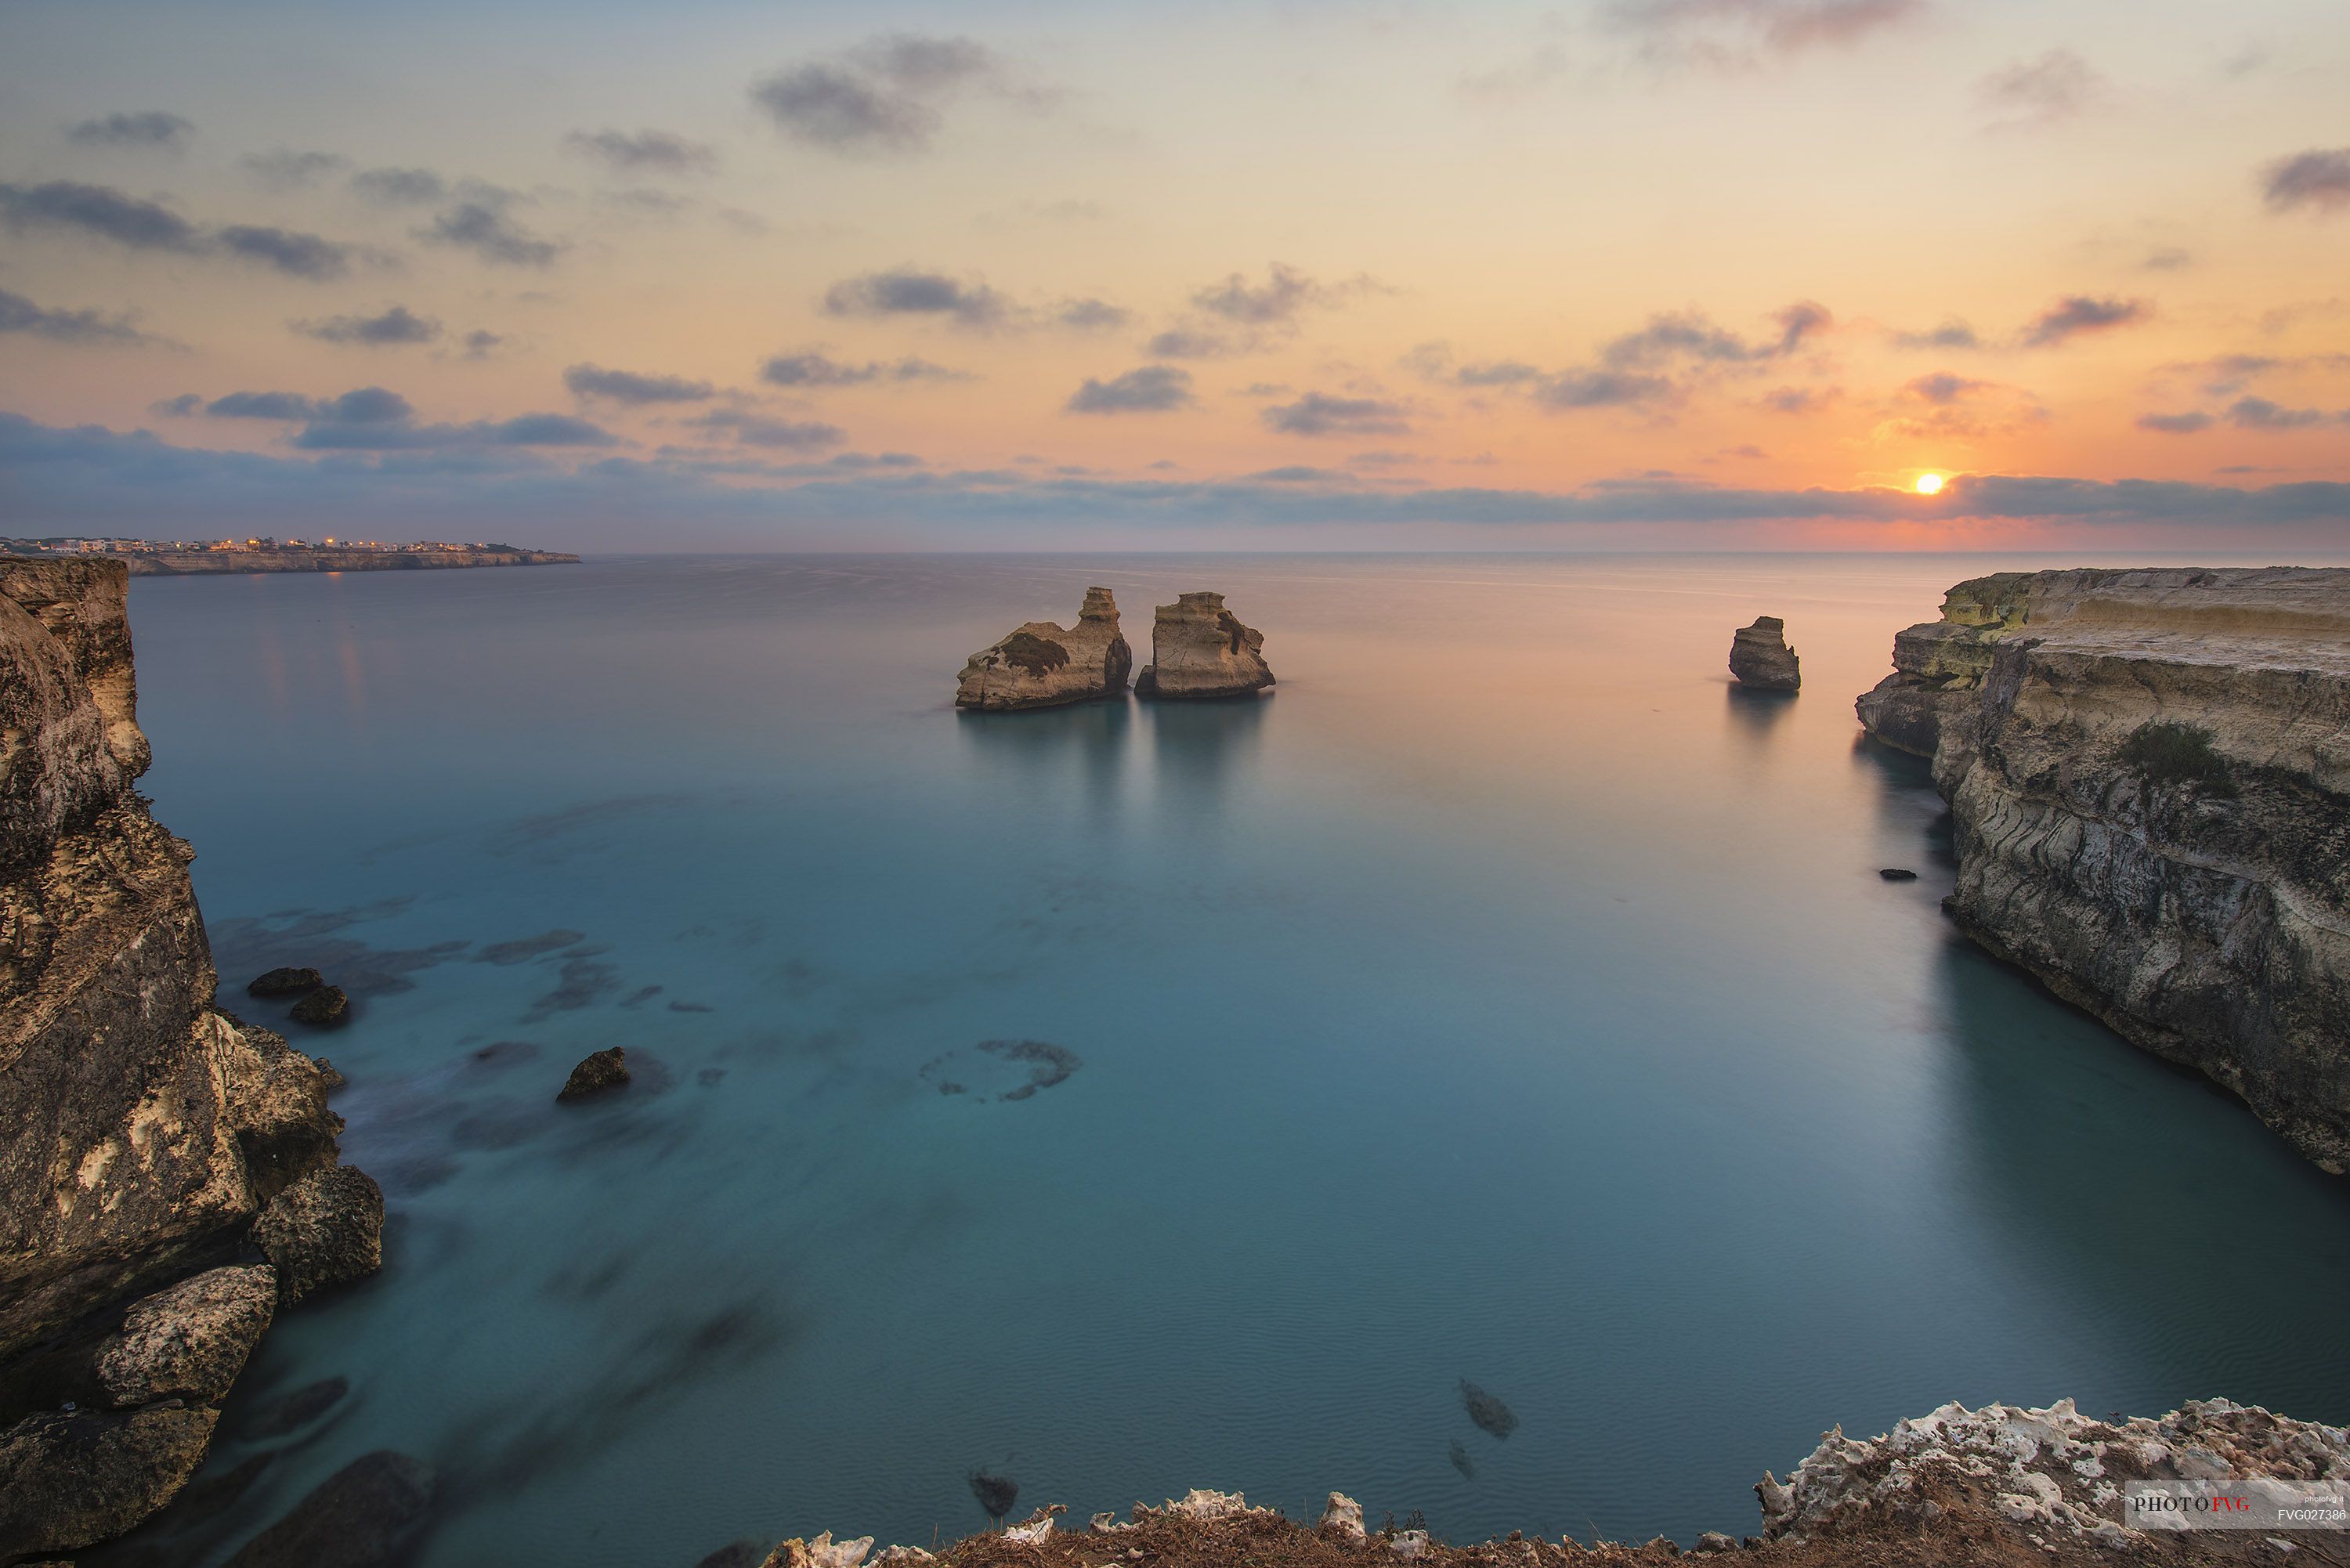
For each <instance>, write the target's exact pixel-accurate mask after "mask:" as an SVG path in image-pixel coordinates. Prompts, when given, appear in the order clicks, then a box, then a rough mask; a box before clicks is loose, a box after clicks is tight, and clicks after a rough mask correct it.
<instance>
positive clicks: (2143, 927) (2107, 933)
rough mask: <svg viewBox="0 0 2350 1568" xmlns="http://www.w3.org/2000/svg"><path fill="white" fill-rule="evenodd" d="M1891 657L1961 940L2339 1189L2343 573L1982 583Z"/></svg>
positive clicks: (2344, 974)
mask: <svg viewBox="0 0 2350 1568" xmlns="http://www.w3.org/2000/svg"><path fill="white" fill-rule="evenodd" d="M1893 663H1894V673H1893V674H1892V675H1890V676H1888V677H1887V678H1886V679H1885V680H1883V681H1882V682H1880V683H1879V684H1878V685H1877V687H1876V689H1875V690H1873V691H1869V692H1867V693H1866V694H1865V695H1863V696H1862V697H1861V698H1860V700H1859V702H1858V705H1857V706H1858V711H1859V714H1860V720H1861V722H1862V724H1863V726H1864V727H1866V729H1867V731H1868V732H1869V733H1870V734H1872V735H1874V736H1875V737H1877V739H1878V740H1880V741H1883V742H1886V743H1887V744H1889V745H1893V746H1897V747H1899V748H1901V749H1902V750H1905V751H1910V752H1915V753H1919V754H1921V755H1924V756H1929V757H1931V758H1932V759H1933V763H1934V781H1935V784H1936V785H1937V787H1939V789H1940V791H1941V793H1942V794H1943V796H1944V797H1945V798H1946V799H1947V800H1949V802H1950V811H1951V816H1952V820H1953V823H1954V826H1955V837H1956V846H1957V851H1958V860H1959V873H1958V887H1957V889H1956V891H1955V893H1954V894H1953V896H1952V898H1951V900H1950V910H1951V913H1952V914H1953V915H1954V916H1955V917H1956V919H1957V920H1958V922H1959V925H1960V928H1961V929H1963V930H1965V931H1966V933H1967V934H1968V935H1969V936H1970V937H1971V938H1973V939H1974V940H1976V941H1978V942H1980V943H1981V944H1982V945H1983V946H1984V947H1986V948H1988V949H1990V950H1991V951H1992V952H1994V953H1997V954H1999V955H2000V956H2001V957H2002V958H2005V959H2008V960H2010V961H2013V962H2015V963H2018V964H2021V965H2022V966H2023V967H2024V968H2026V969H2028V970H2030V971H2032V972H2033V974H2035V975H2037V976H2038V977H2039V978H2040V979H2041V980H2042V981H2044V982H2045V983H2046V984H2047V985H2048V987H2049V988H2050V989H2051V990H2053V991H2054V992H2056V993H2057V994H2058V995H2060V996H2062V997H2064V998H2065V999H2066V1000H2067V1001H2070V1002H2074V1003H2076V1004H2077V1005H2079V1006H2081V1007H2084V1008H2085V1009H2087V1010H2088V1011H2089V1012H2094V1013H2095V1014H2096V1015H2097V1016H2098V1017H2099V1018H2101V1019H2103V1020H2105V1022H2106V1023H2108V1024H2110V1025H2111V1026H2112V1027H2113V1028H2115V1029H2116V1031H2118V1032H2119V1033H2122V1034H2124V1035H2125V1036H2126V1037H2128V1038H2129V1039H2130V1040H2132V1041H2134V1042H2135V1043H2137V1044H2139V1045H2141V1046H2143V1047H2145V1048H2146V1049H2147V1050H2150V1051H2153V1052H2155V1053H2157V1054H2159V1055H2162V1056H2165V1057H2167V1058H2168V1059H2170V1060H2172V1061H2174V1062H2178V1063H2181V1064H2186V1065H2189V1066H2191V1067H2194V1068H2197V1069H2198V1070H2199V1071H2201V1072H2203V1073H2206V1074H2208V1075H2210V1076H2211V1077H2212V1078H2213V1079H2215V1080H2217V1081H2218V1082H2219V1083H2220V1084H2223V1085H2226V1086H2227V1087H2228V1088H2230V1090H2232V1091H2234V1092H2235V1093H2236V1094H2237V1095H2238V1096H2241V1097H2242V1098H2243V1100H2244V1101H2245V1102H2246V1103H2247V1104H2248V1105H2250V1106H2251V1108H2252V1110H2253V1111H2254V1112H2255V1113H2256V1114H2258V1115H2259V1116H2260V1117H2261V1119H2262V1120H2263V1121H2265V1122H2266V1123H2268V1124H2269V1126H2271V1127H2274V1128H2275V1129H2276V1130H2277V1131H2279V1132H2280V1133H2282V1134H2283V1135H2284V1136H2285V1137H2287V1138H2288V1139H2290V1140H2291V1141H2292V1142H2293V1145H2294V1146H2295V1147H2298V1148H2300V1149H2301V1150H2302V1151H2303V1153H2304V1154H2306V1155H2308V1156H2309V1158H2311V1159H2313V1160H2314V1161H2315V1162H2316V1163H2317V1164H2318V1165H2319V1166H2320V1167H2322V1168H2324V1169H2326V1170H2328V1171H2332V1172H2334V1173H2335V1174H2337V1175H2338V1174H2342V1173H2343V1172H2345V1170H2350V570H2343V569H2335V568H2316V567H2288V566H2272V567H2260V568H2241V569H2229V570H2202V569H2194V568H2186V567H2179V568H2160V569H2147V570H2127V571H2122V570H2112V571H2108V570H2075V571H2054V572H2030V573H2022V572H2005V573H2000V574H1998V575H1996V576H1988V577H1978V578H1975V579H1973V580H1971V581H1969V582H1964V583H1960V584H1959V585H1958V586H1957V587H1954V588H1952V589H1950V594H1949V597H1948V598H1947V599H1946V600H1945V602H1944V604H1943V607H1942V617H1941V618H1940V619H1939V620H1937V621H1930V622H1928V623H1926V624H1924V625H1920V626H1914V627H1911V628H1909V629H1908V630H1907V631H1904V632H1902V633H1900V634H1899V635H1898V637H1897V638H1896V639H1894V649H1893Z"/></svg>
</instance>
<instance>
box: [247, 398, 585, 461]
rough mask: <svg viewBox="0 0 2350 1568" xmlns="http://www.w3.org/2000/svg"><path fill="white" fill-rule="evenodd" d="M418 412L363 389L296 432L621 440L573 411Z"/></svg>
mask: <svg viewBox="0 0 2350 1568" xmlns="http://www.w3.org/2000/svg"><path fill="white" fill-rule="evenodd" d="M206 411H207V412H209V411H211V410H206ZM413 414H414V410H412V409H411V407H410V406H409V403H408V400H407V399H405V398H402V397H401V396H400V394H398V393H397V392H390V391H386V390H385V389H383V388H381V387H368V388H362V389H359V391H355V392H346V393H344V394H343V395H342V396H341V397H339V398H337V399H335V400H332V401H330V402H328V403H324V404H321V405H319V406H318V407H317V409H316V410H313V411H312V412H311V414H310V415H309V422H308V423H307V424H305V425H304V426H303V427H302V429H301V430H300V431H296V434H295V436H294V444H295V445H296V447H299V448H301V449H302V450H304V451H306V452H417V451H431V450H442V451H447V450H462V449H484V448H497V447H556V448H578V449H584V448H595V447H609V446H617V445H619V438H618V437H616V436H614V435H613V434H612V433H611V432H610V431H607V430H605V429H603V428H602V427H601V426H599V425H597V424H594V423H592V422H591V421H587V420H583V419H580V418H578V417H577V416H576V415H572V414H553V413H544V414H541V413H533V414H518V415H516V416H515V418H513V419H509V420H477V421H473V423H471V424H463V425H455V424H435V425H420V424H417V423H416V422H415V421H414V418H413Z"/></svg>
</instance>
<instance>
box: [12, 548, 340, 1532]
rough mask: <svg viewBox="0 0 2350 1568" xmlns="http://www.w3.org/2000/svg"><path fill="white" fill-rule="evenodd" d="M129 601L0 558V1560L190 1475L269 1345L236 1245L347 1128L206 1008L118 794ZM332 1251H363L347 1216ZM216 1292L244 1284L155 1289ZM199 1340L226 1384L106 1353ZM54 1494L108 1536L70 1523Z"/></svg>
mask: <svg viewBox="0 0 2350 1568" xmlns="http://www.w3.org/2000/svg"><path fill="white" fill-rule="evenodd" d="M127 575H128V574H127V573H126V571H125V569H124V567H123V566H122V564H121V563H120V562H118V561H105V560H96V561H24V560H17V559H13V558H5V557H0V1126H5V1127H7V1128H8V1133H9V1136H8V1141H7V1142H6V1144H5V1146H0V1493H5V1494H7V1504H6V1506H5V1507H0V1560H5V1559H6V1558H8V1557H9V1556H11V1555H12V1554H13V1553H14V1552H26V1551H36V1550H38V1551H48V1550H70V1549H72V1548H74V1547H77V1546H79V1545H86V1544H88V1542H89V1541H90V1540H95V1539H102V1538H103V1537H104V1536H106V1535H109V1534H112V1533H115V1532H119V1531H120V1530H121V1529H126V1528H128V1527H129V1525H130V1524H131V1523H135V1522H136V1521H137V1519H138V1518H140V1517H143V1514H144V1512H146V1511H151V1510H152V1509H153V1508H154V1507H159V1506H161V1503H162V1502H163V1501H166V1500H168V1498H169V1497H170V1495H171V1493H172V1491H174V1490H177V1488H178V1486H179V1484H180V1483H181V1482H182V1481H183V1480H185V1477H186V1475H187V1473H188V1472H189V1471H191V1470H192V1469H193V1468H194V1465H195V1463H196V1462H197V1461H198V1460H200V1459H202V1457H203V1449H204V1445H205V1442H206V1441H207V1440H208V1438H209V1434H210V1429H211V1417H212V1416H213V1413H214V1412H213V1410H212V1409H210V1408H209V1406H210V1405H212V1404H213V1403H216V1401H217V1399H218V1397H220V1396H221V1395H222V1394H224V1393H225V1392H226V1386H227V1381H228V1379H229V1378H233V1377H234V1375H235V1372H236V1371H237V1370H238V1369H239V1368H241V1367H242V1366H243V1364H244V1354H245V1352H246V1351H249V1350H250V1348H251V1345H252V1343H253V1341H254V1340H255V1339H257V1338H258V1336H259V1334H260V1333H261V1332H262V1329H263V1328H265V1326H266V1324H267V1321H268V1314H267V1313H266V1312H263V1313H261V1314H259V1316H258V1317H257V1319H256V1318H255V1314H253V1313H251V1312H248V1311H244V1309H243V1308H242V1307H241V1306H240V1307H238V1308H237V1309H236V1310H234V1311H231V1310H230V1309H229V1308H226V1307H224V1306H222V1305H220V1304H219V1302H218V1301H215V1300H214V1298H215V1297H220V1298H222V1299H224V1300H226V1299H233V1300H234V1302H240V1303H241V1302H243V1301H244V1300H245V1298H247V1297H250V1296H252V1295H253V1294H254V1293H255V1291H256V1290H258V1291H259V1292H260V1293H262V1294H263V1295H265V1296H268V1295H273V1294H276V1293H281V1292H280V1287H279V1282H278V1281H277V1278H276V1272H274V1271H273V1270H272V1269H271V1268H270V1266H269V1265H270V1263H276V1264H278V1265H280V1266H286V1265H289V1264H298V1263H300V1262H302V1260H301V1259H299V1258H298V1257H296V1256H295V1255H293V1254H294V1252H296V1251H299V1249H295V1250H293V1251H288V1255H287V1256H286V1257H279V1256H276V1254H275V1253H274V1252H273V1251H272V1250H271V1248H270V1247H269V1245H268V1244H266V1243H265V1241H262V1240H260V1239H258V1238H257V1237H256V1236H255V1234H254V1231H255V1221H256V1220H258V1219H259V1218H261V1217H262V1215H263V1213H264V1211H265V1209H267V1208H268V1207H269V1206H270V1205H271V1204H272V1203H273V1200H276V1199H279V1197H280V1195H281V1194H286V1195H287V1196H289V1197H291V1196H292V1194H291V1193H289V1191H288V1189H296V1190H297V1191H298V1190H299V1189H300V1188H301V1187H302V1186H303V1184H305V1183H308V1182H314V1181H316V1180H317V1179H320V1178H321V1177H322V1176H323V1175H325V1174H326V1173H328V1172H329V1171H333V1170H334V1168H335V1166H336V1159H337V1148H336V1143H335V1137H336V1134H337V1133H338V1132H339V1131H340V1130H341V1126H342V1124H341V1122H340V1120H339V1119H338V1117H337V1116H335V1115H334V1113H333V1112H331V1111H329V1110H328V1108H327V1079H326V1076H325V1075H324V1074H323V1073H322V1072H321V1071H320V1069H319V1067H318V1065H317V1064H316V1063H314V1062H312V1061H311V1060H310V1058H308V1057H307V1056H305V1055H303V1054H300V1053H299V1052H297V1051H295V1050H294V1049H293V1048H292V1047H290V1046H289V1045H287V1044H286V1042H285V1041H284V1040H282V1039H280V1038H279V1037H278V1036H276V1034H273V1033H269V1032H268V1031H267V1030H265V1029H257V1028H254V1027H252V1026H250V1025H247V1024H244V1023H239V1022H238V1021H237V1020H235V1019H234V1018H232V1017H230V1016H229V1015H228V1014H226V1013H224V1012H219V1011H217V1010H215V1009H214V1007H213V987H214V982H215V976H214V974H213V961H212V952H211V949H210V947H209V946H208V945H207V943H206V941H205V939H204V929H203V919H202V917H201V916H200V915H199V914H198V912H197V909H196V899H195V892H194V889H193V888H192V887H191V885H190V883H189V880H188V870H187V867H188V862H189V860H190V859H191V858H192V852H191V851H190V849H189V848H188V846H186V845H185V844H183V843H182V842H181V841H179V840H178V839H175V838H173V837H172V836H171V835H170V834H168V833H166V832H165V831H164V830H163V829H162V828H161V826H158V825H157V824H156V822H155V820H154V818H153V817H152V816H151V815H148V809H147V804H146V802H145V801H143V800H142V799H140V796H139V795H138V794H137V793H136V791H135V790H134V788H133V784H134V781H135V780H136V779H137V778H138V776H139V775H140V774H141V773H142V772H144V771H145V769H146V766H147V763H148V758H149V752H148V745H147V739H146V736H145V735H144V734H142V733H141V732H140V729H139V725H138V713H137V701H138V699H137V684H136V681H135V679H134V677H133V673H132V668H131V659H130V624H129V621H128V619H127V618H126V616H125V613H124V597H125V584H126V577H127ZM338 1174H340V1175H342V1176H344V1178H345V1179H346V1181H347V1182H348V1181H350V1180H356V1181H359V1182H365V1180H366V1179H365V1178H364V1177H363V1176H359V1173H357V1172H340V1173H338ZM367 1185H368V1188H369V1191H370V1192H372V1190H373V1185H372V1183H368V1184H367ZM374 1201H375V1212H374V1222H375V1223H376V1224H380V1215H381V1210H380V1197H378V1198H376V1199H375V1200H374ZM360 1208H361V1209H364V1208H365V1204H364V1203H362V1204H361V1205H360ZM337 1225H338V1228H340V1229H342V1230H344V1231H363V1232H365V1235H364V1238H363V1244H364V1245H365V1246H366V1247H368V1248H370V1249H371V1248H372V1247H373V1246H374V1244H375V1240H374V1231H373V1228H372V1226H371V1225H370V1223H369V1219H368V1217H367V1215H366V1214H364V1213H363V1212H362V1213H350V1214H345V1215H342V1216H339V1217H338V1220H337ZM280 1251H286V1249H280ZM265 1258H266V1259H267V1260H268V1262H264V1259H265ZM221 1265H227V1266H230V1267H232V1268H234V1269H235V1270H238V1271H241V1272H250V1274H251V1276H252V1277H251V1278H249V1279H243V1280H240V1281H238V1282H233V1283H234V1284H236V1286H237V1288H236V1289H234V1290H230V1289H227V1288H226V1287H225V1285H224V1286H223V1288H222V1289H218V1290H206V1291H197V1292H194V1293H186V1292H184V1291H182V1292H181V1293H178V1294H174V1293H173V1291H172V1288H171V1287H174V1286H175V1285H179V1284H182V1283H184V1282H187V1281H188V1280H189V1278H190V1276H192V1275H196V1274H199V1273H201V1272H206V1271H212V1270H213V1269H215V1268H216V1266H221ZM141 1297H144V1298H146V1299H145V1300H140V1298H141ZM142 1311H143V1314H144V1315H143V1316H141V1315H140V1314H141V1313H142ZM224 1314H225V1315H224ZM215 1320H218V1321H221V1322H226V1323H229V1324H231V1325H232V1329H231V1330H224V1331H223V1332H224V1333H225V1334H226V1335H227V1338H226V1343H230V1344H234V1343H235V1342H237V1341H238V1340H239V1339H240V1338H241V1339H242V1345H241V1347H240V1348H237V1349H236V1350H235V1351H234V1355H233V1356H232V1355H228V1354H227V1353H225V1352H224V1353H223V1354H222V1355H221V1356H220V1357H218V1358H216V1359H219V1360H222V1361H224V1362H225V1363H226V1364H227V1372H226V1376H224V1377H223V1376H212V1375H211V1374H209V1373H208V1374H207V1375H206V1376H204V1377H203V1378H200V1379H198V1380H197V1381H196V1383H195V1384H193V1385H191V1384H190V1383H189V1382H188V1380H187V1379H186V1378H185V1377H183V1376H179V1375H177V1374H168V1375H167V1373H166V1372H164V1371H162V1370H159V1369H158V1368H157V1367H155V1366H148V1365H146V1364H145V1362H144V1361H143V1360H142V1357H143V1356H146V1355H148V1354H149V1353H148V1352H146V1351H141V1350H140V1349H138V1348H136V1347H135V1346H134V1347H133V1348H132V1349H129V1350H126V1349H124V1348H123V1342H124V1335H125V1333H126V1329H125V1326H124V1325H125V1324H134V1323H137V1324H150V1325H151V1326H150V1329H149V1330H148V1331H144V1332H143V1334H142V1337H141V1338H140V1344H141V1345H150V1346H160V1345H164V1344H165V1343H166V1342H186V1341H188V1340H190V1339H191V1337H193V1338H199V1339H201V1338H203V1337H204V1336H205V1335H206V1334H211V1333H212V1330H211V1329H210V1328H207V1327H205V1326H204V1325H205V1324H212V1323H213V1322H215ZM156 1323H167V1324H176V1325H178V1328H177V1329H176V1330H174V1329H170V1328H165V1329H161V1330H157V1329H154V1328H153V1326H152V1325H153V1324H156ZM248 1331H249V1332H248ZM215 1337H217V1336H215ZM153 1354H155V1355H162V1354H163V1352H162V1351H161V1350H160V1349H157V1350H155V1351H154V1352H153ZM173 1354H177V1353H176V1352H174V1353H173ZM109 1357H110V1358H111V1359H110V1360H109ZM163 1388H168V1389H169V1390H170V1392H169V1393H168V1394H154V1397H149V1395H150V1394H153V1393H154V1391H155V1390H158V1389H163ZM52 1406H54V1407H56V1408H55V1409H54V1410H47V1407H52ZM45 1410H46V1411H47V1413H44V1412H45ZM125 1455H128V1456H130V1457H129V1459H124V1456H125ZM109 1456H110V1457H109ZM118 1460H121V1461H123V1462H125V1463H127V1464H128V1466H129V1469H128V1470H127V1471H126V1472H125V1473H123V1474H120V1475H116V1474H111V1473H102V1472H104V1471H105V1469H106V1466H107V1465H109V1464H112V1463H115V1462H116V1461H118ZM53 1472H54V1475H56V1476H63V1477H66V1478H68V1479H74V1478H78V1479H79V1480H86V1481H88V1484H89V1485H91V1486H93V1487H97V1488H99V1491H100V1492H102V1493H104V1498H105V1502H106V1508H107V1509H111V1510H112V1511H111V1512H108V1511H105V1510H103V1509H101V1510H100V1511H99V1513H97V1514H93V1513H91V1512H89V1511H88V1509H82V1511H79V1512H76V1511H75V1510H76V1509H77V1508H80V1507H81V1505H79V1504H76V1503H74V1502H73V1501H72V1500H71V1499H70V1498H69V1497H68V1496H66V1495H65V1494H64V1493H62V1492H60V1491H58V1490H57V1486H54V1485H52V1484H51V1480H52V1476H53ZM68 1490H70V1489H68ZM94 1495H95V1494H94ZM44 1497H46V1501H42V1499H43V1498H44ZM91 1506H93V1507H95V1506H96V1505H95V1504H92V1505H91ZM85 1538H86V1539H85Z"/></svg>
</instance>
